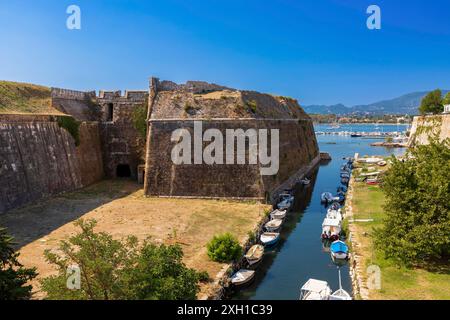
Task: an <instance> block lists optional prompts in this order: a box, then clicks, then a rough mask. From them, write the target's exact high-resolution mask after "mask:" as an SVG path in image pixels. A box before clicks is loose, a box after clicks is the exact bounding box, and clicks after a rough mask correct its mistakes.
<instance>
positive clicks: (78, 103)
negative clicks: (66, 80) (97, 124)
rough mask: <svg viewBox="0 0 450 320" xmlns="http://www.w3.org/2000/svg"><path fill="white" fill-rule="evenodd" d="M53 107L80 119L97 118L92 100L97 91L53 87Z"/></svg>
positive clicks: (90, 119)
mask: <svg viewBox="0 0 450 320" xmlns="http://www.w3.org/2000/svg"><path fill="white" fill-rule="evenodd" d="M51 96H52V107H54V108H56V109H57V110H59V111H61V112H62V113H65V114H68V115H71V116H72V117H74V118H75V119H77V120H79V121H94V120H97V119H96V115H95V110H94V109H93V108H94V107H93V105H91V103H92V101H93V100H94V99H95V97H96V94H95V91H91V92H83V91H75V90H69V89H61V88H52V91H51Z"/></svg>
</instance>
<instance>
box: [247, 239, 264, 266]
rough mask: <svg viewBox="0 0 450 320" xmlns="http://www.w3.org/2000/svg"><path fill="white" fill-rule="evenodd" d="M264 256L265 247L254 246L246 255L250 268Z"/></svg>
mask: <svg viewBox="0 0 450 320" xmlns="http://www.w3.org/2000/svg"><path fill="white" fill-rule="evenodd" d="M263 256H264V246H262V245H260V244H256V245H254V246H252V247H251V248H250V249H249V250H248V251H247V253H246V254H245V256H244V257H245V259H246V260H247V262H248V264H249V265H250V266H252V265H255V264H257V263H258V262H260V261H261V260H262V258H263Z"/></svg>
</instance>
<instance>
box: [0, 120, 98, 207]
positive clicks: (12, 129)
mask: <svg viewBox="0 0 450 320" xmlns="http://www.w3.org/2000/svg"><path fill="white" fill-rule="evenodd" d="M79 133H80V142H81V143H80V145H79V146H78V147H76V146H75V141H74V139H73V137H72V136H71V135H70V134H69V133H68V132H67V131H66V130H65V129H63V128H60V127H59V125H58V123H57V122H56V117H53V116H33V115H30V116H24V115H1V116H0V213H2V212H5V211H7V210H10V209H13V208H16V207H19V206H21V205H24V204H26V203H28V202H31V201H35V200H38V199H40V198H43V197H46V196H50V195H54V194H58V193H61V192H66V191H71V190H74V189H77V188H81V187H83V186H86V185H88V184H91V183H94V182H96V181H98V180H100V179H101V178H102V176H103V170H102V161H101V155H100V144H99V143H100V140H99V134H98V125H97V124H86V123H83V124H81V126H80V128H79Z"/></svg>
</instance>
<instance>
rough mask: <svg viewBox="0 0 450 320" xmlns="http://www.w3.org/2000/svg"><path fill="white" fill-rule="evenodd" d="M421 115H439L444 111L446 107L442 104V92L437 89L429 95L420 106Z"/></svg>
mask: <svg viewBox="0 0 450 320" xmlns="http://www.w3.org/2000/svg"><path fill="white" fill-rule="evenodd" d="M419 111H420V114H427V113H433V114H438V113H442V112H443V111H444V105H443V103H442V91H441V90H439V89H436V90H434V91H431V92H430V93H428V94H427V95H426V96H425V97H424V98H423V99H422V102H421V104H420V108H419Z"/></svg>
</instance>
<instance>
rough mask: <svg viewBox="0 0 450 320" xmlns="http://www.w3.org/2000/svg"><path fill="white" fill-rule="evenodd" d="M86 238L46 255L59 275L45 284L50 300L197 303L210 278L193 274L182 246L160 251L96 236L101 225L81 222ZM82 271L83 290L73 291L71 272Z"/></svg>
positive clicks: (79, 236)
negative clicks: (69, 283) (72, 268)
mask: <svg viewBox="0 0 450 320" xmlns="http://www.w3.org/2000/svg"><path fill="white" fill-rule="evenodd" d="M75 224H76V225H77V226H78V227H80V228H81V232H80V233H79V234H77V235H75V236H73V237H71V238H70V239H69V240H68V241H62V242H61V244H60V247H59V251H61V254H56V253H52V252H50V251H46V253H45V255H46V258H47V260H48V261H49V262H50V263H51V264H54V265H56V266H57V268H58V271H59V272H58V274H57V275H55V276H51V277H48V278H46V279H44V280H43V281H42V288H43V290H44V291H45V292H47V298H48V299H79V300H81V299H85V300H113V299H124V300H135V299H137V300H143V299H153V300H155V299H164V300H178V299H183V300H187V299H191V300H192V299H195V298H196V295H197V293H198V291H199V285H198V282H199V280H200V279H201V278H204V277H205V275H204V274H203V273H197V272H196V271H195V270H193V269H189V268H187V267H186V266H185V265H184V264H183V262H182V258H183V252H182V250H181V248H180V247H179V246H165V245H161V246H156V245H154V244H151V243H150V242H149V240H146V241H145V242H144V243H143V244H142V245H141V246H140V245H139V244H138V241H137V238H136V237H128V238H127V239H126V240H122V241H119V240H114V239H113V238H112V237H111V235H109V234H107V233H95V232H94V227H95V225H96V222H95V220H89V221H86V222H85V221H83V220H78V221H77V222H75ZM71 265H77V266H79V268H80V271H81V272H80V275H81V276H80V279H81V281H80V289H78V290H70V289H68V288H67V280H68V278H67V274H66V272H67V270H68V268H69V267H70V266H71Z"/></svg>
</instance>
